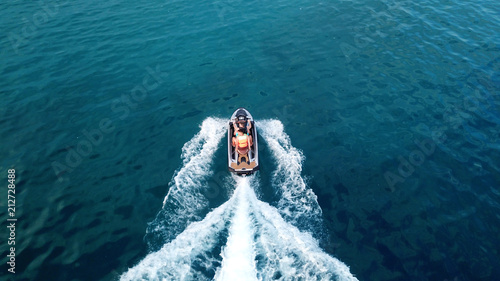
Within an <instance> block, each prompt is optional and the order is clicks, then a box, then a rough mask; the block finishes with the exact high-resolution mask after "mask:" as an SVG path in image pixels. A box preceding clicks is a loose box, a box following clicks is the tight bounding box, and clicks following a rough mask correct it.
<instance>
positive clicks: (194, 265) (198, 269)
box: [120, 199, 234, 281]
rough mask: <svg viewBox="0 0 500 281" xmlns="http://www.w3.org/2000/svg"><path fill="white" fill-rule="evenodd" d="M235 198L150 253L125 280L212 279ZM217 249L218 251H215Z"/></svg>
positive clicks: (123, 279)
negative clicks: (220, 244) (219, 245)
mask: <svg viewBox="0 0 500 281" xmlns="http://www.w3.org/2000/svg"><path fill="white" fill-rule="evenodd" d="M233 205H234V199H230V200H228V201H227V202H226V203H224V204H223V205H221V206H220V207H218V208H217V209H215V210H213V211H212V212H210V213H208V214H207V216H206V217H205V219H203V220H202V221H199V222H194V223H192V224H190V225H189V226H188V227H187V228H186V229H185V230H184V232H182V233H181V234H179V236H177V237H176V238H175V239H174V240H172V241H171V242H169V243H167V244H165V245H164V246H163V247H162V248H161V249H160V250H159V251H157V252H154V253H152V254H149V255H148V256H146V258H144V259H143V260H142V261H141V262H140V263H139V264H138V265H136V266H134V267H133V268H131V269H129V270H128V271H127V272H126V273H124V274H123V275H122V276H121V277H120V280H121V281H126V280H211V279H212V276H211V275H210V273H213V272H214V271H215V270H214V268H217V266H218V265H219V261H218V257H217V245H218V243H219V242H220V241H219V240H220V234H221V232H223V230H224V229H225V228H226V223H227V222H228V221H229V219H230V217H231V215H232V214H231V209H233ZM214 252H215V254H214Z"/></svg>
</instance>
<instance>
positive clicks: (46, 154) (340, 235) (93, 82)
mask: <svg viewBox="0 0 500 281" xmlns="http://www.w3.org/2000/svg"><path fill="white" fill-rule="evenodd" d="M0 6H1V7H2V9H0V23H1V26H2V32H1V33H0V34H1V37H0V52H1V53H0V58H1V59H0V62H1V66H0V73H1V79H0V92H1V97H2V99H1V101H0V130H1V136H2V137H1V141H2V142H1V149H0V170H1V171H2V173H3V176H2V177H1V178H2V179H3V183H2V184H1V185H0V186H2V187H1V190H2V192H3V195H2V197H3V198H4V199H2V200H1V201H0V202H2V203H1V206H0V207H1V208H2V211H1V214H2V217H1V219H2V221H3V225H5V226H6V225H8V223H7V218H8V216H7V205H8V204H7V200H6V199H7V186H8V182H7V170H8V169H11V168H14V169H15V170H16V182H15V184H16V202H15V203H16V204H15V205H16V213H15V215H16V218H17V219H18V221H17V222H16V232H15V235H16V236H15V237H16V240H15V241H16V245H15V250H16V274H15V275H14V274H11V273H9V272H8V271H7V269H8V268H9V266H8V265H7V264H6V262H7V257H6V255H7V254H9V253H8V249H9V247H10V246H9V245H8V244H7V243H8V242H7V241H8V237H9V232H8V229H7V228H6V227H5V226H4V227H2V228H3V230H2V231H1V232H0V233H1V236H2V237H5V238H4V240H3V242H1V241H0V242H1V243H0V245H1V249H2V255H3V256H2V264H3V266H2V275H1V276H2V277H1V279H2V280H115V279H118V278H119V276H121V275H122V274H123V273H124V272H126V271H127V270H128V268H130V267H133V266H135V265H137V264H138V263H139V262H140V261H141V260H143V259H144V258H145V257H146V256H148V254H149V253H150V250H151V249H152V248H158V247H161V243H163V242H166V241H169V239H172V238H175V237H171V238H165V237H163V238H161V239H159V240H158V241H157V242H158V243H160V244H159V245H156V246H155V245H149V246H148V244H154V243H155V242H151V241H152V240H151V238H150V237H148V235H146V231H147V229H148V222H152V221H154V220H155V219H156V218H157V217H158V214H161V212H160V210H161V209H162V202H163V199H164V197H165V195H166V194H167V192H168V190H169V187H172V184H170V185H169V182H171V180H172V178H173V176H174V175H175V171H176V170H177V171H178V170H179V168H180V167H183V165H184V164H183V160H181V157H180V156H181V153H182V147H183V146H184V144H185V143H186V142H188V141H189V140H191V139H192V138H193V136H194V135H195V134H197V133H199V132H200V124H201V123H202V122H203V121H204V120H206V119H207V118H209V117H219V118H228V117H229V116H230V115H231V113H232V112H233V111H234V110H235V109H236V108H238V107H240V106H244V107H246V108H247V109H249V110H250V112H251V113H252V115H253V116H254V117H255V118H256V119H257V120H267V119H270V118H275V119H278V120H280V122H281V123H282V124H283V125H284V127H285V129H284V130H285V132H286V134H287V135H289V137H290V140H291V143H292V144H293V146H294V147H296V148H298V149H300V150H301V151H302V152H303V155H304V156H305V162H303V164H302V166H301V167H300V168H301V169H302V177H303V178H304V179H306V181H307V184H308V186H309V187H310V188H311V189H312V191H314V193H315V194H316V195H317V196H318V199H317V201H318V203H319V206H320V207H321V209H322V210H323V215H322V216H323V218H322V222H323V223H324V229H323V231H322V233H321V234H319V233H317V234H315V237H316V239H318V242H319V243H320V246H321V248H322V249H323V250H324V251H325V252H326V253H329V254H331V255H333V256H335V257H336V258H338V259H339V260H340V261H342V262H343V263H345V264H346V265H347V266H349V267H350V271H351V273H352V274H354V275H355V276H356V277H357V278H358V279H359V280H499V279H500V270H499V268H500V262H499V253H498V251H499V250H500V249H499V247H498V245H499V244H500V239H499V238H498V237H499V235H498V233H499V228H500V223H499V219H500V216H499V209H500V204H499V200H500V167H499V163H500V162H499V159H500V153H499V150H500V133H499V132H500V130H499V124H500V98H499V96H498V94H499V92H500V76H499V73H500V72H499V68H500V49H499V48H500V45H499V44H500V36H499V34H500V14H499V11H500V5H499V4H498V3H497V1H490V0H481V1H465V2H464V1H462V2H457V1H430V0H426V1H418V2H417V1H397V2H396V1H391V0H386V1H337V2H319V1H309V0H299V1H294V2H290V1H286V2H285V1H271V2H269V1H262V0H255V1H240V0H233V1H219V2H206V1H191V2H188V1H135V2H132V1H125V2H119V1H105V2H100V1H73V2H70V1H45V2H43V1H42V2H27V1H8V2H5V3H2V4H0ZM262 143H263V144H262V149H261V155H262V159H261V161H262V170H261V171H260V174H259V175H258V176H259V178H260V189H261V190H260V194H261V195H260V196H261V198H260V199H261V200H262V201H264V202H270V203H272V204H274V203H275V205H274V206H277V204H278V203H276V202H278V201H279V195H276V194H275V192H274V191H273V188H274V185H273V182H274V181H275V180H276V178H273V173H274V171H275V170H276V169H277V164H276V161H275V160H274V158H273V157H272V156H271V155H270V154H271V151H272V149H271V146H270V144H269V143H268V142H266V141H264V140H263V142H262ZM207 160H210V161H212V165H211V166H210V168H209V171H211V173H210V176H207V178H206V179H204V180H203V181H202V182H201V183H200V185H201V187H206V188H208V190H209V191H210V192H209V193H207V194H205V195H206V196H207V198H208V199H209V200H207V201H206V202H205V203H206V204H208V205H207V206H206V210H204V211H203V212H202V214H201V215H200V217H199V219H202V218H203V214H205V213H206V212H208V211H209V210H212V209H214V208H216V207H218V206H220V205H221V204H223V203H224V202H226V201H227V200H228V199H229V198H230V195H231V191H232V189H231V187H230V186H229V187H228V186H226V185H224V184H225V181H224V180H221V179H220V178H224V177H226V176H227V172H226V167H225V165H226V155H225V144H224V141H222V142H221V143H220V144H219V145H218V146H217V149H216V150H215V151H214V154H213V156H212V157H211V158H210V159H207ZM273 202H274V203H273ZM4 211H5V212H4ZM173 227H176V226H175V225H174V226H173ZM177 227H179V226H177ZM179 228H180V229H179V232H180V231H182V229H183V228H184V226H180V227H179ZM306 228H307V227H304V226H302V228H301V229H306ZM162 239H165V240H162ZM153 240H154V239H153ZM222 243H223V242H222ZM215 256H218V253H217V254H215Z"/></svg>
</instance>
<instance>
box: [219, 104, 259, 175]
mask: <svg viewBox="0 0 500 281" xmlns="http://www.w3.org/2000/svg"><path fill="white" fill-rule="evenodd" d="M241 115H244V116H245V118H246V119H247V121H248V122H250V123H251V124H252V128H251V129H250V132H249V135H250V136H252V140H253V144H252V145H251V146H250V149H249V150H248V152H247V153H246V154H245V155H241V154H239V153H238V152H237V150H236V148H235V147H234V146H233V137H234V127H233V124H234V122H235V120H236V117H237V116H241ZM227 155H228V169H229V171H231V172H233V173H235V174H237V175H249V174H252V173H254V172H255V171H257V170H259V146H258V135H257V129H256V128H255V122H254V119H253V117H252V115H251V114H250V112H248V110H246V109H244V108H242V107H241V108H238V109H237V110H236V111H235V112H234V113H233V115H232V116H231V120H230V121H229V124H228V130H227Z"/></svg>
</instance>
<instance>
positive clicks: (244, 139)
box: [238, 134, 248, 148]
mask: <svg viewBox="0 0 500 281" xmlns="http://www.w3.org/2000/svg"><path fill="white" fill-rule="evenodd" d="M238 147H239V148H247V147H248V136H247V135H246V134H245V135H241V136H238Z"/></svg>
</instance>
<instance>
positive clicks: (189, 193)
mask: <svg viewBox="0 0 500 281" xmlns="http://www.w3.org/2000/svg"><path fill="white" fill-rule="evenodd" d="M226 124H227V120H224V119H218V118H212V117H209V118H207V119H205V120H204V121H203V123H202V124H201V126H200V128H201V129H200V132H199V133H198V134H196V135H195V136H194V137H193V138H192V139H191V140H190V141H188V142H187V143H186V144H184V146H183V148H182V154H181V158H182V159H183V165H182V167H181V168H180V169H179V170H178V171H177V172H176V174H175V175H174V177H173V179H172V181H171V182H170V184H169V191H168V194H167V196H165V199H164V200H163V209H162V210H161V211H160V212H159V213H158V215H157V217H156V219H155V220H154V221H153V222H151V223H149V225H148V229H147V232H146V241H147V242H148V245H149V246H150V248H151V249H153V250H157V249H158V247H161V246H162V245H163V244H164V243H165V242H168V241H170V240H172V239H173V238H175V237H176V236H177V235H178V234H179V233H180V232H181V231H182V230H184V229H185V228H186V227H187V225H188V224H189V223H190V222H193V221H198V220H201V217H200V213H202V212H203V211H204V210H207V207H208V201H207V200H206V198H205V196H204V195H203V191H204V189H205V188H206V185H207V184H206V179H207V177H208V176H210V175H211V174H212V171H211V169H210V165H211V163H212V158H213V154H214V153H215V151H216V150H217V147H218V145H219V143H220V140H221V139H222V137H223V136H224V135H225V133H226V132H227V131H226V130H227V127H226Z"/></svg>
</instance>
